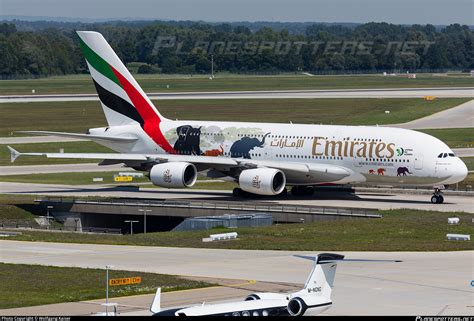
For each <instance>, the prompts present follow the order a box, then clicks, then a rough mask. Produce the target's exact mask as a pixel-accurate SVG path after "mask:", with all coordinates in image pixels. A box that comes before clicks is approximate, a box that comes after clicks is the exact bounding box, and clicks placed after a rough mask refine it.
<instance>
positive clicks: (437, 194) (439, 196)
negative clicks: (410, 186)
mask: <svg viewBox="0 0 474 321" xmlns="http://www.w3.org/2000/svg"><path fill="white" fill-rule="evenodd" d="M443 202H444V197H443V192H442V191H441V189H440V188H439V187H435V189H434V193H433V196H431V203H433V204H442V203H443Z"/></svg>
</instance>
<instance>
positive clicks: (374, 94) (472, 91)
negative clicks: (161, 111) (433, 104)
mask: <svg viewBox="0 0 474 321" xmlns="http://www.w3.org/2000/svg"><path fill="white" fill-rule="evenodd" d="M147 95H148V97H149V98H150V99H160V100H165V99H168V100H169V99H172V100H177V99H281V98H285V99H288V98H422V97H424V96H436V97H439V98H444V97H473V98H474V87H446V88H387V89H333V90H267V91H224V92H179V93H178V92H175V93H148V94H147ZM95 100H99V98H98V96H97V95H96V94H58V95H9V96H0V103H12V102H22V103H23V102H55V101H95Z"/></svg>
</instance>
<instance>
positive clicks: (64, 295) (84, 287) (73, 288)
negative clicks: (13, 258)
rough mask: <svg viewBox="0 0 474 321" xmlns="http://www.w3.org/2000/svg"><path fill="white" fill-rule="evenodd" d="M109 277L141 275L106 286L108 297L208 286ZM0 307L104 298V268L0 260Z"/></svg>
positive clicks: (150, 277) (147, 276)
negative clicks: (131, 283) (132, 280)
mask: <svg viewBox="0 0 474 321" xmlns="http://www.w3.org/2000/svg"><path fill="white" fill-rule="evenodd" d="M109 277H110V279H113V278H124V277H141V278H142V282H141V283H140V284H134V285H124V286H110V287H109V297H110V298H113V297H121V296H130V295H138V294H147V293H154V292H155V291H156V288H157V287H161V290H162V291H163V292H170V291H178V290H187V289H194V288H203V287H208V286H212V284H209V283H205V282H198V281H192V280H186V279H183V278H179V277H176V276H171V275H162V274H154V273H143V272H131V271H115V270H110V271H109ZM0 279H1V280H2V285H1V286H0V309H8V308H16V307H26V306H33V305H44V304H53V303H62V302H77V301H85V300H94V299H102V298H105V282H106V281H105V279H106V272H105V270H100V269H80V268H65V267H52V266H40V265H24V264H5V263H0Z"/></svg>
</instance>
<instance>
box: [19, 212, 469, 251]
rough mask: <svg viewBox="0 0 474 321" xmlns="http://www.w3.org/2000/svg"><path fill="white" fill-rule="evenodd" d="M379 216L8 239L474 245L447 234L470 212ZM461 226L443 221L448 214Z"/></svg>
mask: <svg viewBox="0 0 474 321" xmlns="http://www.w3.org/2000/svg"><path fill="white" fill-rule="evenodd" d="M380 213H381V214H383V216H384V217H383V218H382V219H351V218H345V219H339V220H337V221H319V222H315V223H305V224H284V225H274V226H271V227H262V228H239V229H238V233H239V239H238V240H236V241H229V242H210V243H203V242H202V241H201V239H202V238H203V237H208V235H209V234H210V233H211V234H212V233H219V232H225V231H228V230H227V229H214V230H212V231H199V232H161V233H147V234H135V235H87V234H75V233H47V232H35V231H25V232H23V234H22V235H19V236H14V237H11V239H12V240H22V241H47V242H63V243H64V242H65V243H69V242H70V243H91V244H92V243H94V244H120V245H139V246H170V247H191V248H222V249H245V250H295V251H296V250H298V251H315V250H318V251H319V250H321V251H322V250H324V251H456V250H474V245H473V243H472V241H471V242H451V241H450V242H448V241H446V240H445V238H446V233H460V234H471V235H472V234H474V225H473V224H472V223H471V220H472V218H474V214H467V213H445V212H429V211H416V210H391V211H381V212H380ZM451 216H457V217H459V218H460V221H461V223H460V224H459V225H455V226H451V225H449V226H448V224H447V219H448V217H451Z"/></svg>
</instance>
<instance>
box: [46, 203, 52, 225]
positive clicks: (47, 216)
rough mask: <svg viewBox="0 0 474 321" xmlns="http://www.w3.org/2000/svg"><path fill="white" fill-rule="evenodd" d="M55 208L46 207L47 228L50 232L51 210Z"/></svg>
mask: <svg viewBox="0 0 474 321" xmlns="http://www.w3.org/2000/svg"><path fill="white" fill-rule="evenodd" d="M53 208H54V206H52V205H48V206H46V222H47V225H46V228H47V229H48V230H49V210H52V209H53Z"/></svg>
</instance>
